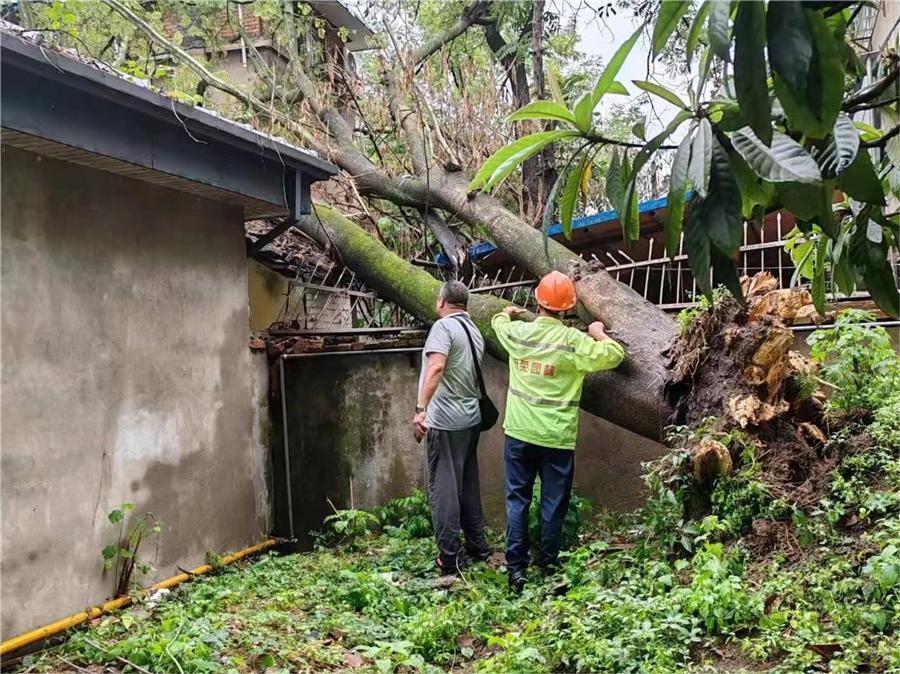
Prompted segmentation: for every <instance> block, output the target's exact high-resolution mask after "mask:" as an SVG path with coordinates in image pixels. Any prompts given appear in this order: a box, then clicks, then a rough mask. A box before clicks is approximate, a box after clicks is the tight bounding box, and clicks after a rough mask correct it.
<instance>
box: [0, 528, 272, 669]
mask: <svg viewBox="0 0 900 674" xmlns="http://www.w3.org/2000/svg"><path fill="white" fill-rule="evenodd" d="M277 542H278V541H276V540H275V539H274V538H269V539H266V540H264V541H263V542H262V543H257V544H256V545H251V546H250V547H249V548H244V549H243V550H238V551H237V552H234V553H232V554H230V555H226V556H225V557H222V565H223V566H227V565H228V564H233V563H234V562H237V561H239V560H241V559H243V558H244V557H247V556H249V555H253V554H256V553H257V552H262V551H263V550H268V549H269V548H271V547H272V546H273V545H275V544H276V543H277ZM212 568H213V567H211V566H210V565H209V564H204V565H203V566H198V567H197V568H196V569H194V570H192V571H191V572H190V573H180V574H178V575H177V576H172V577H171V578H166V579H165V580H162V581H160V582H158V583H156V584H155V585H151V586H150V587H148V588H146V589H144V590H141V591H140V592H139V593H138V597H143V596H145V595H148V594H150V593H151V592H154V591H155V590H161V589H167V588H170V587H175V586H176V585H180V584H181V583H183V582H184V581H186V580H190V579H191V578H193V577H194V576H202V575H203V574H205V573H209V572H210V571H212ZM134 599H135V598H134V597H118V598H116V599H111V600H110V601H108V602H106V603H105V604H103V605H102V606H92V607H91V608H89V609H88V610H86V611H82V612H81V613H75V614H74V615H70V616H68V617H67V618H62V619H61V620H57V621H56V622H52V623H50V624H49V625H44V626H43V627H38V628H37V629H34V630H31V631H30V632H25V633H24V634H20V635H19V636H17V637H13V638H12V639H7V640H6V641H4V642H3V643H2V644H0V655H7V654H9V653H12V652H14V651H17V650H19V649H20V648H25V646H30V645H31V644H33V643H36V642H38V641H43V640H44V639H49V638H50V637H52V636H53V635H55V634H59V633H60V632H65V631H66V630H67V629H69V628H71V627H75V626H76V625H80V624H81V623H84V622H87V621H88V620H93V619H94V618H98V617H100V616H102V615H103V614H105V613H109V612H110V611H115V610H116V609H120V608H124V607H125V606H129V605H131V604H132V603H133V602H134Z"/></svg>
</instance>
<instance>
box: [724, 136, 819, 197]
mask: <svg viewBox="0 0 900 674" xmlns="http://www.w3.org/2000/svg"><path fill="white" fill-rule="evenodd" d="M731 144H732V145H733V146H734V149H735V150H737V152H738V153H739V154H740V155H741V156H742V157H743V158H744V160H745V161H746V162H747V163H748V164H749V165H750V168H752V169H753V170H754V171H755V172H756V175H758V176H759V177H760V178H762V179H763V180H768V181H769V182H773V183H784V182H799V183H810V184H814V183H820V182H822V174H821V173H820V172H819V166H818V164H816V160H815V159H813V158H812V156H811V155H810V154H809V153H808V152H807V151H806V150H804V149H803V146H802V145H800V144H799V143H797V142H796V141H795V140H793V139H792V138H791V137H790V136H786V135H785V134H783V133H781V132H779V131H775V132H773V134H772V146H771V147H766V146H765V145H764V144H763V142H762V141H761V140H760V139H759V138H757V137H756V134H755V133H753V130H752V129H751V128H750V127H749V126H747V127H744V128H743V129H738V130H737V131H735V132H734V133H733V134H732V135H731Z"/></svg>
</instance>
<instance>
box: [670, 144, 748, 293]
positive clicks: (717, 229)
mask: <svg viewBox="0 0 900 674" xmlns="http://www.w3.org/2000/svg"><path fill="white" fill-rule="evenodd" d="M711 155H712V158H711V161H710V178H709V190H708V194H707V196H706V197H695V198H694V199H692V200H691V212H690V217H689V218H688V221H687V226H686V228H685V235H684V245H685V249H686V250H687V254H688V265H689V266H690V267H691V270H692V271H693V272H694V278H695V279H696V280H697V286H698V287H699V288H700V289H701V290H702V291H703V293H704V294H705V295H706V296H707V297H708V298H711V297H712V285H711V283H710V274H709V272H710V265H712V267H713V275H714V278H715V279H716V281H717V282H721V283H724V284H725V285H726V286H727V287H728V289H729V290H731V292H732V294H734V295H735V297H737V298H739V299H742V297H741V291H740V287H739V283H737V272H736V270H735V269H734V263H733V262H732V260H731V256H732V255H733V254H734V253H735V251H737V248H738V246H740V243H741V237H742V234H743V219H742V218H741V202H740V196H739V194H738V189H737V184H736V183H735V180H734V176H733V175H732V173H731V168H730V166H729V162H728V154H727V153H726V152H725V150H724V149H723V148H722V146H721V145H720V144H719V142H718V141H717V140H713V146H712V152H711Z"/></svg>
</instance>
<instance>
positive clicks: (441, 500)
mask: <svg viewBox="0 0 900 674" xmlns="http://www.w3.org/2000/svg"><path fill="white" fill-rule="evenodd" d="M479 435H480V428H479V427H478V426H475V427H473V428H467V429H465V430H462V431H444V430H440V429H437V428H429V429H428V435H427V436H426V457H425V458H426V461H425V468H426V474H425V477H426V484H427V486H428V503H429V504H430V505H431V520H432V522H433V523H434V536H435V539H436V540H437V546H438V549H439V550H440V552H441V563H442V564H443V566H444V568H445V569H448V570H449V569H453V568H456V567H462V566H463V564H465V552H467V553H468V554H469V555H471V556H472V557H476V558H484V557H486V556H487V554H488V552H489V550H488V544H487V536H486V535H485V527H486V524H485V520H484V513H483V512H482V510H481V485H480V484H479V481H478V452H477V450H478V436H479ZM460 530H462V533H463V535H464V536H465V552H464V551H463V547H462V545H461V544H460V537H459V534H460Z"/></svg>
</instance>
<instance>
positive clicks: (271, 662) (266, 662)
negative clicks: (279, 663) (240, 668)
mask: <svg viewBox="0 0 900 674" xmlns="http://www.w3.org/2000/svg"><path fill="white" fill-rule="evenodd" d="M259 664H260V666H261V667H262V668H263V669H268V668H269V667H274V666H275V656H274V655H272V654H271V653H266V654H265V655H264V656H262V657H261V658H260V660H259Z"/></svg>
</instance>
